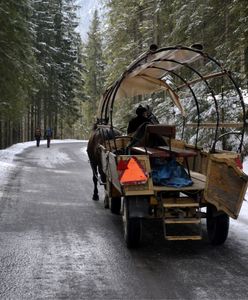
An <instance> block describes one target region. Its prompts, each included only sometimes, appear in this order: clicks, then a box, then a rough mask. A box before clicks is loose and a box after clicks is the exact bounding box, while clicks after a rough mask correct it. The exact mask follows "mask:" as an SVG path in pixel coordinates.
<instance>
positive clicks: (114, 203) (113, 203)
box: [109, 197, 121, 215]
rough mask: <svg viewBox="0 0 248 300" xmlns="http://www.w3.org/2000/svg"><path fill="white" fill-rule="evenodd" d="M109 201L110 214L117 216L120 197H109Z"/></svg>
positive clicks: (119, 207)
mask: <svg viewBox="0 0 248 300" xmlns="http://www.w3.org/2000/svg"><path fill="white" fill-rule="evenodd" d="M109 200H110V210H111V212H112V214H117V215H119V214H120V209H121V197H111V198H110V199H109Z"/></svg>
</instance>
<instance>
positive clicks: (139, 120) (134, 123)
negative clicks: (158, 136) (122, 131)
mask: <svg viewBox="0 0 248 300" xmlns="http://www.w3.org/2000/svg"><path fill="white" fill-rule="evenodd" d="M145 122H146V123H147V122H148V123H150V120H149V119H148V118H146V117H144V116H137V117H135V118H133V119H132V120H130V121H129V123H128V127H127V134H130V133H133V132H135V131H136V130H137V129H138V128H139V126H140V125H141V124H143V123H145Z"/></svg>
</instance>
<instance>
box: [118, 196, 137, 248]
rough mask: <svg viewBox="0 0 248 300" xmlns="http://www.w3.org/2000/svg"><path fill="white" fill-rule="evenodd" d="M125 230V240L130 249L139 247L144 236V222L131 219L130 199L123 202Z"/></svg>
mask: <svg viewBox="0 0 248 300" xmlns="http://www.w3.org/2000/svg"><path fill="white" fill-rule="evenodd" d="M122 220H123V229H124V239H125V242H126V245H127V247H128V248H136V247H138V246H139V244H140V241H141V236H142V220H141V219H140V218H129V209H128V198H124V201H123V216H122Z"/></svg>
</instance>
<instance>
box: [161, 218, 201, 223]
mask: <svg viewBox="0 0 248 300" xmlns="http://www.w3.org/2000/svg"><path fill="white" fill-rule="evenodd" d="M164 222H165V224H200V223H201V219H196V218H185V219H175V218H170V219H165V220H164Z"/></svg>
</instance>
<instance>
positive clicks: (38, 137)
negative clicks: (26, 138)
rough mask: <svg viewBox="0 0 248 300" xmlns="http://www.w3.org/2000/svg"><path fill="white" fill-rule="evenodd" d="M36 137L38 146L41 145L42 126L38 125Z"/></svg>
mask: <svg viewBox="0 0 248 300" xmlns="http://www.w3.org/2000/svg"><path fill="white" fill-rule="evenodd" d="M34 137H35V139H36V146H37V147H39V146H40V139H41V129H40V127H36V129H35V133H34Z"/></svg>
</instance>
